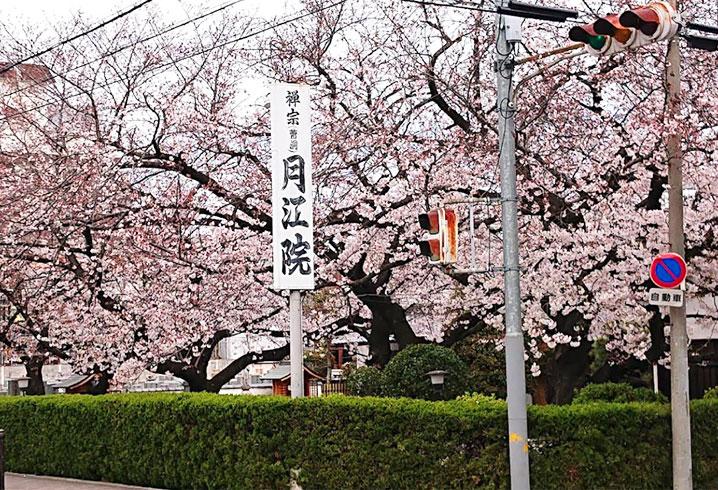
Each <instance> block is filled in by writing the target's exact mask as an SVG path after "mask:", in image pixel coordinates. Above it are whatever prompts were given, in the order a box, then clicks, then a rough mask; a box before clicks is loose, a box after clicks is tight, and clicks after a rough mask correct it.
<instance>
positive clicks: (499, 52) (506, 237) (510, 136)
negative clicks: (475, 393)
mask: <svg viewBox="0 0 718 490" xmlns="http://www.w3.org/2000/svg"><path fill="white" fill-rule="evenodd" d="M502 4H507V0H502ZM505 19H506V18H505V17H504V16H503V15H501V16H497V31H496V36H497V39H496V71H497V108H498V111H497V112H498V114H499V152H500V154H499V163H500V165H501V215H502V218H501V219H502V221H501V226H502V230H503V242H504V244H503V247H504V303H505V309H506V339H505V348H506V388H507V402H508V411H509V465H510V471H511V488H512V489H513V490H528V489H529V488H530V480H529V455H528V428H527V422H526V374H525V367H524V336H523V330H522V328H521V292H520V287H519V236H518V219H517V197H516V153H515V152H516V141H515V137H516V135H515V128H514V105H513V102H512V100H513V99H512V93H511V85H512V78H513V70H514V56H513V43H511V44H510V43H509V42H508V41H507V39H506V27H505V26H506V24H505Z"/></svg>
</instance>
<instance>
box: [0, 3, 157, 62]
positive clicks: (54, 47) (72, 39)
mask: <svg viewBox="0 0 718 490" xmlns="http://www.w3.org/2000/svg"><path fill="white" fill-rule="evenodd" d="M153 1H154V0H144V1H143V2H140V3H138V4H137V5H135V6H134V7H132V8H130V9H128V10H125V11H123V12H120V13H119V14H117V15H115V16H114V17H112V18H111V19H108V20H106V21H104V22H102V23H100V24H98V25H96V26H95V27H93V28H92V29H89V30H87V31H83V32H81V33H79V34H76V35H74V36H72V37H70V38H67V39H65V40H63V41H60V42H59V43H57V44H54V45H52V46H50V47H49V48H46V49H43V50H42V51H39V52H37V53H33V54H31V55H29V56H26V57H25V58H23V59H21V60H18V61H16V62H14V63H11V64H10V65H7V66H4V67H3V68H1V69H0V75H2V74H3V73H6V72H8V71H9V70H11V69H13V68H15V67H16V66H18V65H21V64H22V63H25V62H28V61H30V60H32V59H34V58H37V57H38V56H42V55H43V54H47V53H49V52H50V51H52V50H53V49H57V48H59V47H60V46H62V45H64V44H67V43H70V42H72V41H75V40H76V39H80V38H81V37H83V36H87V35H88V34H91V33H93V32H95V31H96V30H98V29H102V28H103V27H105V26H107V25H109V24H112V23H113V22H115V21H116V20H119V19H121V18H122V17H125V16H126V15H129V14H131V13H132V12H134V11H135V10H137V9H139V8H142V7H144V6H145V5H147V4H148V3H150V2H153Z"/></svg>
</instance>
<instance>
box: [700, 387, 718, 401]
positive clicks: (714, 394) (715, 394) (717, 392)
mask: <svg viewBox="0 0 718 490" xmlns="http://www.w3.org/2000/svg"><path fill="white" fill-rule="evenodd" d="M703 398H705V399H707V400H718V386H714V387H713V388H711V389H710V390H707V391H706V392H705V393H703Z"/></svg>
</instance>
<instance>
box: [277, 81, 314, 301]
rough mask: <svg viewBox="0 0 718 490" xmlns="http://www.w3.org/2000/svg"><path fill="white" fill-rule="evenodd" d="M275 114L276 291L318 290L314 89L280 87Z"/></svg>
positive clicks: (286, 85)
mask: <svg viewBox="0 0 718 490" xmlns="http://www.w3.org/2000/svg"><path fill="white" fill-rule="evenodd" d="M271 111H272V237H273V251H274V289H288V290H300V289H314V219H313V209H312V207H313V187H312V135H311V113H310V106H309V87H308V86H306V85H298V84H279V85H277V86H275V87H274V88H273V89H272V98H271Z"/></svg>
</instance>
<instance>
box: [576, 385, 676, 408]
mask: <svg viewBox="0 0 718 490" xmlns="http://www.w3.org/2000/svg"><path fill="white" fill-rule="evenodd" d="M593 402H613V403H629V402H645V403H652V402H656V403H668V398H666V395H664V394H663V393H654V392H653V390H651V389H649V388H634V387H633V386H631V385H629V384H628V383H600V384H590V385H586V386H585V387H583V388H581V390H579V392H578V394H577V395H576V396H575V397H574V399H573V402H572V403H574V404H580V403H593Z"/></svg>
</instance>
